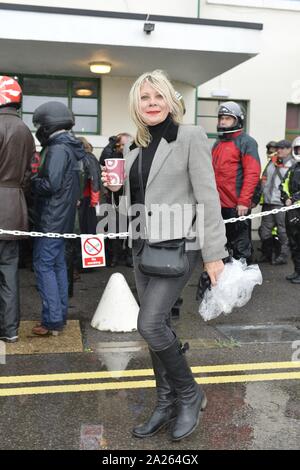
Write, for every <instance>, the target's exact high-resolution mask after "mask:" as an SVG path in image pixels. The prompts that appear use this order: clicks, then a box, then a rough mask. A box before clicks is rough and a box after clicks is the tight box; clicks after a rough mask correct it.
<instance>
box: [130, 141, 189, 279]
mask: <svg viewBox="0 0 300 470" xmlns="http://www.w3.org/2000/svg"><path fill="white" fill-rule="evenodd" d="M138 159H139V160H138V173H139V185H140V191H141V196H142V202H143V204H144V205H145V192H144V185H143V177H142V149H140V151H139V156H138ZM145 234H146V228H145ZM140 256H141V260H140V263H139V269H140V271H141V272H142V273H143V274H146V275H147V276H158V277H168V278H169V277H180V276H183V275H184V274H185V272H186V269H187V263H188V260H187V257H186V255H185V239H184V238H183V239H176V240H167V241H163V242H158V243H150V242H149V241H148V240H144V245H143V248H142V250H141V252H140Z"/></svg>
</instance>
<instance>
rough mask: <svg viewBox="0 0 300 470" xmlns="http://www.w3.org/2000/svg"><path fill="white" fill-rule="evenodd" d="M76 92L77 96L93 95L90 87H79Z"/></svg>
mask: <svg viewBox="0 0 300 470" xmlns="http://www.w3.org/2000/svg"><path fill="white" fill-rule="evenodd" d="M75 94H76V95H77V96H92V94H93V90H90V89H89V88H78V89H77V90H76V91H75Z"/></svg>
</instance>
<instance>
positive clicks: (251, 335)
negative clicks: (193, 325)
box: [215, 324, 300, 343]
mask: <svg viewBox="0 0 300 470" xmlns="http://www.w3.org/2000/svg"><path fill="white" fill-rule="evenodd" d="M215 328H216V329H217V330H218V331H220V332H221V333H222V334H223V335H225V336H226V337H227V338H229V339H231V338H232V339H234V340H236V341H239V342H240V343H290V342H292V341H295V340H300V329H299V328H297V326H294V325H270V324H266V325H243V326H241V325H222V326H216V327H215Z"/></svg>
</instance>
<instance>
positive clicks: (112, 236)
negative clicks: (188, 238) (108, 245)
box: [0, 203, 300, 239]
mask: <svg viewBox="0 0 300 470" xmlns="http://www.w3.org/2000/svg"><path fill="white" fill-rule="evenodd" d="M292 209H300V203H299V204H293V205H292V206H285V207H281V208H280V209H272V210H271V211H264V212H259V213H257V214H250V215H242V216H240V217H232V218H231V219H226V220H224V223H225V224H233V223H234V222H238V221H243V220H247V219H256V218H258V217H265V216H266V215H270V214H278V213H279V212H287V211H290V210H292ZM0 235H14V236H17V237H48V238H67V239H70V238H82V237H94V236H95V234H94V233H93V234H80V235H79V234H77V233H42V232H23V231H21V230H3V229H1V228H0ZM128 236H129V232H119V233H105V234H104V238H109V239H115V238H127V237H128Z"/></svg>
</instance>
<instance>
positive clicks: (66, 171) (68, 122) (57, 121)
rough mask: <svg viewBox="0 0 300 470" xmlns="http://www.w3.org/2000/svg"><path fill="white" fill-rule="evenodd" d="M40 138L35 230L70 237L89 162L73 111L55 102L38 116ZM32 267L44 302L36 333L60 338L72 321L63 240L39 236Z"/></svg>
mask: <svg viewBox="0 0 300 470" xmlns="http://www.w3.org/2000/svg"><path fill="white" fill-rule="evenodd" d="M33 123H34V125H35V126H36V127H37V132H36V137H37V139H38V140H39V141H40V143H41V145H42V152H41V156H42V158H41V166H40V168H39V171H38V173H36V174H35V175H34V176H33V178H32V186H33V193H34V195H35V229H36V230H37V231H40V232H43V233H47V232H55V233H70V232H72V231H73V229H74V222H75V215H76V208H77V202H78V200H79V198H80V178H79V173H80V165H79V162H80V161H81V160H83V159H84V158H85V151H84V149H83V146H82V143H81V142H79V141H78V139H76V138H75V137H74V136H73V135H72V134H71V133H70V132H69V130H70V129H71V128H72V127H73V126H74V118H73V115H72V113H71V111H70V110H69V109H68V108H67V107H66V106H65V105H64V104H62V103H60V102H56V101H51V102H47V103H45V104H42V105H41V106H39V107H38V108H37V109H36V110H35V112H34V115H33ZM33 266H34V270H35V274H36V278H37V285H38V290H39V293H40V296H41V298H42V321H41V324H40V325H37V326H36V327H35V328H33V330H32V332H33V333H34V334H36V335H40V336H45V335H49V334H55V335H56V334H58V332H59V331H61V330H62V329H63V328H64V326H65V324H66V321H67V310H68V280H67V266H66V261H65V239H64V238H47V237H41V238H36V239H35V242H34V248H33Z"/></svg>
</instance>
